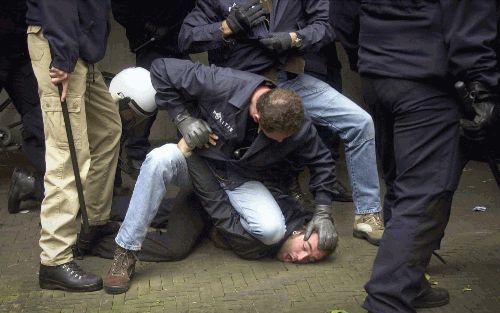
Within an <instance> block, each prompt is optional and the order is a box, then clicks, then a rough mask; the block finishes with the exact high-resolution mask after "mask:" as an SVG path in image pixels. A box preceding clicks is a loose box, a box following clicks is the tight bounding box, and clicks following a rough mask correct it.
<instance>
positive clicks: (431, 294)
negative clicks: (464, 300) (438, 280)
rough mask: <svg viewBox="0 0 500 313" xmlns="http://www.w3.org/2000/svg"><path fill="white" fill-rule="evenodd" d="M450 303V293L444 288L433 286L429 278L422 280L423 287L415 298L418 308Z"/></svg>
mask: <svg viewBox="0 0 500 313" xmlns="http://www.w3.org/2000/svg"><path fill="white" fill-rule="evenodd" d="M448 303H450V294H449V293H448V290H446V289H444V288H432V287H431V285H430V284H429V282H428V281H427V279H425V278H424V281H423V282H422V289H421V290H420V292H419V293H418V295H417V297H416V298H415V300H413V307H414V308H416V309H423V308H436V307H439V306H443V305H446V304H448Z"/></svg>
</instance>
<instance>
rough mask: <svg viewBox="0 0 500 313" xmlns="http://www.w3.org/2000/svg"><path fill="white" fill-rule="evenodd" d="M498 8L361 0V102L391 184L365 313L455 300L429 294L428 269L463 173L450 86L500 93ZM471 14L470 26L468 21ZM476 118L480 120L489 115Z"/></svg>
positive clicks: (477, 3) (437, 291)
mask: <svg viewBox="0 0 500 313" xmlns="http://www.w3.org/2000/svg"><path fill="white" fill-rule="evenodd" d="M459 2H461V6H457V4H458V3H459ZM496 5H497V4H496V1H446V0H441V1H435V0H434V1H431V0H428V1H415V0H404V1H397V2H396V1H391V0H379V1H361V15H360V34H359V46H360V50H359V64H358V66H359V72H360V74H361V76H362V79H363V91H364V96H365V99H366V101H368V102H369V105H370V107H372V108H373V109H374V119H375V123H376V130H377V146H378V148H379V152H380V156H381V159H382V166H383V170H384V178H385V183H386V186H387V188H386V189H387V193H386V196H385V201H384V218H385V221H386V230H385V233H384V236H383V238H382V240H381V242H380V248H379V250H378V253H377V256H376V258H375V262H374V266H373V272H372V276H371V278H370V280H369V282H368V283H367V284H366V286H365V288H366V291H367V292H368V296H367V298H366V300H365V303H364V307H365V308H366V309H367V310H368V311H369V312H372V313H391V312H415V308H423V307H436V306H441V305H445V304H447V303H448V302H449V294H448V292H447V291H446V290H445V289H444V288H430V286H429V283H428V282H427V280H426V279H425V277H424V272H425V269H426V267H427V265H428V264H429V261H430V258H431V255H432V252H433V250H436V249H439V247H440V243H441V239H442V237H443V235H444V230H445V227H446V225H447V223H448V219H449V216H450V209H451V203H452V197H453V194H454V192H455V190H456V187H457V183H458V180H459V176H460V160H459V125H460V123H459V120H460V113H459V109H460V107H461V103H459V101H458V100H457V96H456V92H455V90H454V83H455V81H456V80H458V79H461V80H464V81H466V82H467V85H468V86H469V88H475V87H474V85H476V83H474V82H482V84H486V86H488V87H486V88H484V89H488V88H491V87H493V86H498V80H499V78H500V74H499V73H498V70H497V68H496V56H495V53H494V50H493V49H492V47H491V43H492V42H493V41H494V39H495V38H496V36H497V31H496V28H497V24H496V23H497V16H496V12H497V7H496ZM466 15H467V16H468V18H467V20H469V21H471V20H473V21H474V22H473V23H472V24H471V23H467V22H464V23H462V21H463V20H462V19H463V17H464V16H466ZM478 23H480V25H478ZM474 25H477V26H478V27H474ZM489 90H490V94H491V89H489ZM491 99H492V97H491V96H488V95H485V96H484V98H483V97H481V96H479V97H477V99H476V100H477V101H478V104H480V103H485V102H488V101H489V102H491ZM478 107H481V105H478ZM490 107H496V104H493V105H491V106H490ZM496 108H497V107H496ZM479 111H481V110H476V113H475V114H477V115H481V116H483V115H482V113H480V112H479ZM483 113H484V112H483ZM480 120H481V119H478V120H477V121H478V122H480ZM485 127H486V123H484V124H481V125H480V127H477V130H480V128H483V129H485Z"/></svg>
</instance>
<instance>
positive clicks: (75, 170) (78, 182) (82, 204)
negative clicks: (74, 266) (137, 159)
mask: <svg viewBox="0 0 500 313" xmlns="http://www.w3.org/2000/svg"><path fill="white" fill-rule="evenodd" d="M57 89H58V90H59V99H60V98H61V96H62V85H61V84H59V85H57ZM61 107H62V113H63V119H64V127H65V128H66V136H67V137H68V146H69V154H70V156H71V164H72V165H73V173H74V175H75V183H76V191H77V192H78V202H80V211H81V212H82V224H83V225H82V227H83V232H84V233H87V232H88V231H89V217H88V215H87V206H86V205H85V198H84V197H83V187H82V180H81V178H80V169H79V167H78V160H77V158H76V149H75V141H74V140H73V131H72V130H71V121H70V119H69V111H68V104H67V103H66V99H64V101H61Z"/></svg>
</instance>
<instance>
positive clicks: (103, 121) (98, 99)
mask: <svg viewBox="0 0 500 313" xmlns="http://www.w3.org/2000/svg"><path fill="white" fill-rule="evenodd" d="M28 47H29V53H30V57H31V64H32V66H33V70H34V72H35V75H36V78H37V80H38V92H39V95H40V101H41V105H42V115H43V125H44V132H45V146H46V152H45V162H46V167H47V169H46V172H45V177H44V185H45V198H44V199H43V201H42V208H41V213H40V219H41V224H42V230H41V236H40V247H41V248H42V253H41V255H40V259H41V262H42V264H44V265H49V266H54V265H60V264H63V263H66V262H69V261H71V260H72V259H73V255H72V249H71V246H72V245H74V243H75V241H76V235H77V231H78V224H77V221H76V217H77V214H78V210H79V207H80V206H79V202H78V194H77V191H76V184H75V176H74V173H73V168H72V164H71V157H70V153H69V148H68V140H67V137H66V129H65V128H64V120H63V115H62V109H61V102H60V100H59V93H58V89H57V86H55V85H53V84H52V83H51V81H50V77H49V66H50V63H51V53H50V49H49V43H48V41H47V39H45V37H44V36H43V31H42V29H41V27H40V26H30V27H28ZM66 102H67V104H68V110H69V115H70V120H71V129H72V131H73V136H74V142H75V148H76V155H77V159H78V165H79V168H80V177H81V180H82V185H83V190H84V195H85V202H86V204H87V212H88V217H89V224H90V225H102V224H105V223H106V222H107V220H108V218H109V214H110V210H111V199H112V195H113V180H114V176H115V169H116V164H117V161H118V153H119V144H120V134H121V121H120V115H119V113H118V107H117V105H116V104H115V103H114V102H113V100H112V98H111V95H110V94H109V92H108V88H107V87H106V85H105V84H104V80H103V78H102V75H101V73H100V72H99V71H98V70H97V69H96V68H95V67H94V65H92V64H90V65H89V64H87V63H86V62H85V61H83V60H82V59H78V62H77V64H76V67H75V70H74V72H73V73H71V76H70V80H69V90H68V95H67V97H66Z"/></svg>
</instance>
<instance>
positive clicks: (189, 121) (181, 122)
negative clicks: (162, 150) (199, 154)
mask: <svg viewBox="0 0 500 313" xmlns="http://www.w3.org/2000/svg"><path fill="white" fill-rule="evenodd" d="M174 124H175V126H177V129H179V131H180V132H181V134H182V137H184V140H186V143H187V145H188V146H189V148H191V149H194V148H203V146H204V145H205V144H207V143H208V138H209V135H210V133H211V132H212V129H210V126H209V125H208V123H207V122H205V121H204V120H201V119H199V118H195V117H192V116H191V115H189V113H188V112H187V111H184V112H182V113H179V115H177V116H176V117H175V120H174Z"/></svg>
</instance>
